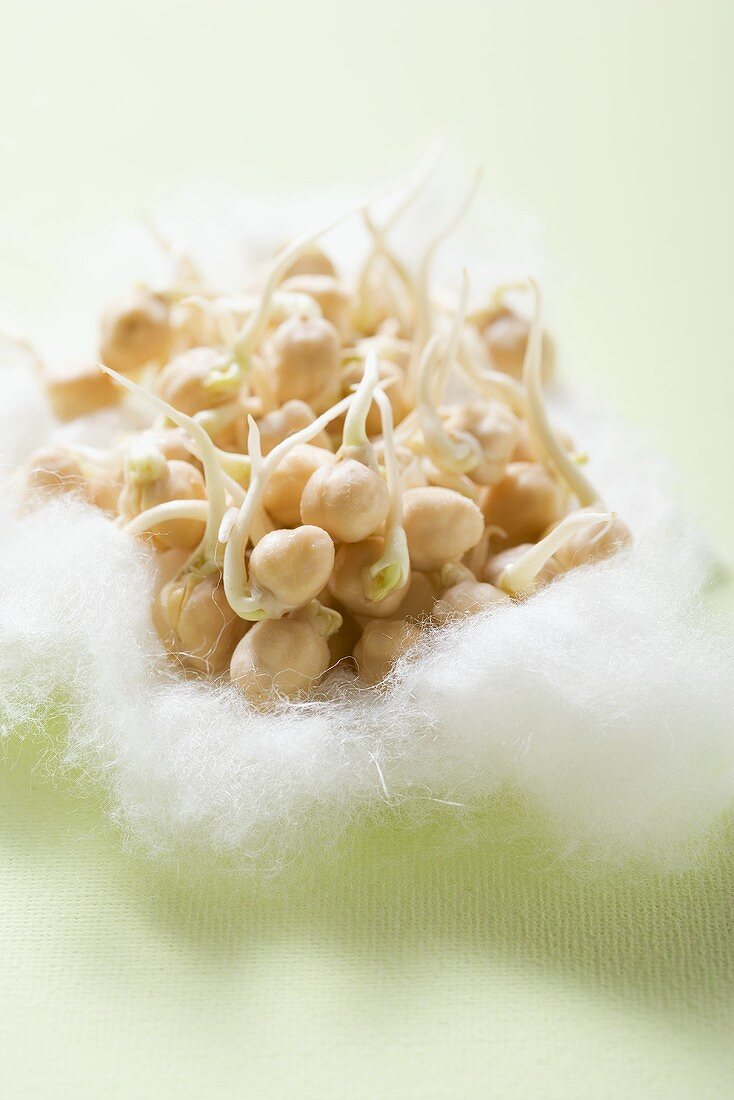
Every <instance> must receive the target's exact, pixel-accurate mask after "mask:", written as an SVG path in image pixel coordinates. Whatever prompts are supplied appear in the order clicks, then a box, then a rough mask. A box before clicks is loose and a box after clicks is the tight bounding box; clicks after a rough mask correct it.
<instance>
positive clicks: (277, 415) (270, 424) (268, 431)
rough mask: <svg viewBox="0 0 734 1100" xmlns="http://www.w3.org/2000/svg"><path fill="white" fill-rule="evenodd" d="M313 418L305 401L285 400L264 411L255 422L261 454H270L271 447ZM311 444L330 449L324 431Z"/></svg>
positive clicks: (313, 414) (329, 443) (314, 417)
mask: <svg viewBox="0 0 734 1100" xmlns="http://www.w3.org/2000/svg"><path fill="white" fill-rule="evenodd" d="M315 419H316V415H315V413H314V411H313V409H312V408H311V406H310V405H307V404H306V402H305V401H286V402H285V403H284V404H283V405H281V406H280V408H279V409H273V411H272V412H268V413H266V414H265V416H263V417H261V418H260V419H259V420H258V422H257V426H258V430H259V432H260V448H261V450H262V453H263V455H268V454H270V452H271V451H272V449H273V447H277V445H278V444H279V443H282V442H283V440H284V439H287V438H288V436H290V435H295V433H296V432H300V431H301V429H302V428H307V427H308V425H309V424H313V422H314V420H315ZM311 445H312V446H313V447H321V448H323V449H324V450H329V451H330V450H331V449H332V444H331V440H330V439H329V436H328V435H327V433H326V432H325V431H323V432H320V433H319V434H318V435H317V436H316V437H315V438H314V439H312V440H311Z"/></svg>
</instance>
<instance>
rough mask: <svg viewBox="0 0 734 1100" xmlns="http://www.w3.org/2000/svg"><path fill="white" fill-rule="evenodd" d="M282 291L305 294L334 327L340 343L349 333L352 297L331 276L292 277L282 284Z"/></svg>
mask: <svg viewBox="0 0 734 1100" xmlns="http://www.w3.org/2000/svg"><path fill="white" fill-rule="evenodd" d="M282 285H283V290H291V291H294V292H296V293H297V294H307V295H308V296H309V298H313V300H314V301H315V302H316V303H317V305H318V306H319V308H320V310H321V312H322V314H323V316H324V317H325V318H326V320H327V321H329V323H330V324H332V325H333V326H334V328H335V329H336V331H337V332H338V333H339V336H340V338H341V340H342V341H346V339H347V337H348V336H349V334H350V331H351V321H352V295H351V294H350V293H349V290H348V289H347V288H346V286H344V284H343V283H340V282H339V280H338V279H335V278H334V276H333V275H314V274H311V275H293V276H292V277H291V278H289V279H286V281H285V282H284V283H283V284H282Z"/></svg>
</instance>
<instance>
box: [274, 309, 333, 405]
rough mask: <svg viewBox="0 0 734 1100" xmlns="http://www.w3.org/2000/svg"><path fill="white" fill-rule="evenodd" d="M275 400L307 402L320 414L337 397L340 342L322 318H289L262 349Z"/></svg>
mask: <svg viewBox="0 0 734 1100" xmlns="http://www.w3.org/2000/svg"><path fill="white" fill-rule="evenodd" d="M264 356H265V361H266V363H267V364H268V366H269V368H270V370H271V371H272V376H273V381H274V384H275V392H276V397H277V400H278V401H279V402H280V403H281V404H282V403H283V402H285V401H291V400H297V401H306V402H307V403H308V404H309V405H310V406H311V408H312V409H313V411H314V412H316V413H320V412H323V411H324V410H325V409H328V408H329V406H330V405H331V404H332V403H333V401H334V400H335V397H336V396H338V392H339V373H340V369H341V341H340V339H339V333H338V332H337V331H336V329H335V328H334V326H333V325H332V324H330V323H329V322H328V321H326V320H324V318H323V317H289V318H288V320H287V321H283V323H282V324H280V325H278V327H277V328H276V329H275V331H274V332H273V334H272V336H271V337H270V338H269V339H268V341H267V343H266V344H265V346H264Z"/></svg>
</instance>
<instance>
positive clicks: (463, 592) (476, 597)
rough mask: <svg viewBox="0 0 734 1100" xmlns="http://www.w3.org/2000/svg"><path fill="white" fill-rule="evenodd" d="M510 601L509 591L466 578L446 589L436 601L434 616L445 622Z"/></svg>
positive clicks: (476, 613)
mask: <svg viewBox="0 0 734 1100" xmlns="http://www.w3.org/2000/svg"><path fill="white" fill-rule="evenodd" d="M509 603H512V601H511V599H510V597H509V596H508V595H507V593H506V592H502V591H501V589H499V588H495V587H494V585H492V584H487V583H486V582H483V581H478V580H476V579H474V580H472V579H465V580H460V581H459V582H458V583H457V584H452V585H451V586H450V587H449V588H447V589H446V591H445V592H444V593H443V595H442V596H441V598H440V600H437V602H436V606H435V609H434V616H435V618H436V619H438V621H439V622H443V621H446V620H447V619H456V618H464V617H466V616H467V615H478V614H479V613H480V612H481V611H489V610H492V609H493V608H497V607H502V606H503V605H506V604H509Z"/></svg>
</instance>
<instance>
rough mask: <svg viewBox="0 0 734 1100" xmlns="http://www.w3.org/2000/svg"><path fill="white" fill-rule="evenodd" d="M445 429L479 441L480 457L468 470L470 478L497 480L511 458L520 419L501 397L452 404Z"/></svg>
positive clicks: (486, 483) (518, 434) (487, 480)
mask: <svg viewBox="0 0 734 1100" xmlns="http://www.w3.org/2000/svg"><path fill="white" fill-rule="evenodd" d="M445 426H446V430H447V431H448V432H449V434H451V433H452V432H462V433H467V434H469V435H471V436H472V437H473V438H474V439H476V441H477V442H478V443H479V446H480V448H481V454H482V458H481V461H480V462H479V464H478V465H477V466H474V467H473V468H472V469H471V470H469V471H468V473H469V476H470V477H471V479H472V480H473V481H476V482H478V483H479V484H481V485H491V484H492V483H493V482H495V481H499V480H500V478H501V477H502V475H503V473H504V472H505V467H506V466H507V464H508V463H509V462H511V461H512V459H513V455H514V452H515V450H516V448H517V445H518V443H519V441H520V421H519V420H518V418H517V417H516V416H515V415H514V414H513V413H512V412H511V411H510V410H509V409H508V408H507V406H506V405H503V404H502V403H501V402H500V401H487V402H483V403H479V402H477V403H476V404H474V405H455V406H451V407H450V408H449V411H448V415H447V416H446V418H445Z"/></svg>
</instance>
